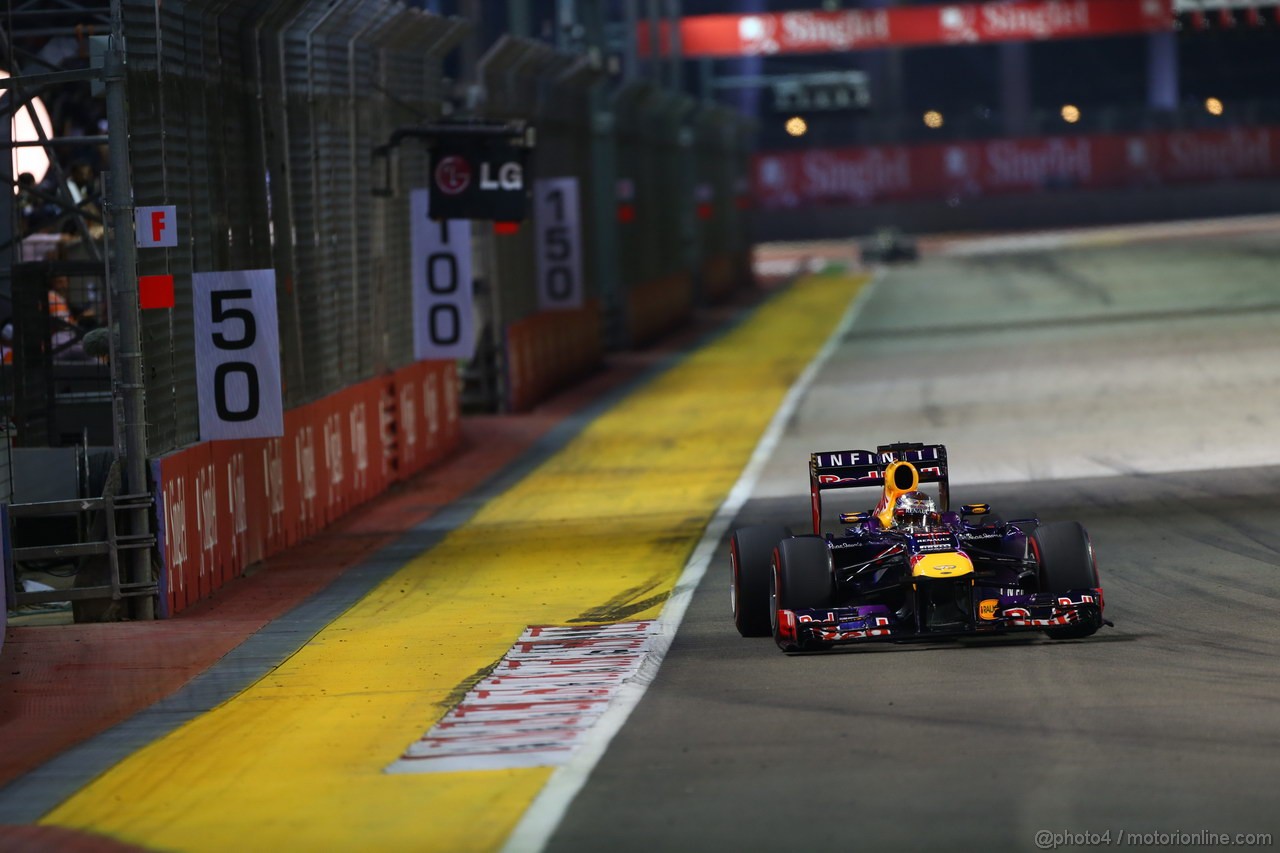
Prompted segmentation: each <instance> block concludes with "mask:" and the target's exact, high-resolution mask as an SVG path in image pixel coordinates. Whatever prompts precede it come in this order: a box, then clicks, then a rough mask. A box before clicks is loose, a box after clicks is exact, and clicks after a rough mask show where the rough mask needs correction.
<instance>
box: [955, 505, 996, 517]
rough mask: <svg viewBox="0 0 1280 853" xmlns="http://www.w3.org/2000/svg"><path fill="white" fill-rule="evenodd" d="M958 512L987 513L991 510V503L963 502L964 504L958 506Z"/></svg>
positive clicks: (964, 513) (966, 513)
mask: <svg viewBox="0 0 1280 853" xmlns="http://www.w3.org/2000/svg"><path fill="white" fill-rule="evenodd" d="M960 512H961V514H963V515H986V514H987V513H989V512H991V505H990V504H965V505H964V506H962V507H960Z"/></svg>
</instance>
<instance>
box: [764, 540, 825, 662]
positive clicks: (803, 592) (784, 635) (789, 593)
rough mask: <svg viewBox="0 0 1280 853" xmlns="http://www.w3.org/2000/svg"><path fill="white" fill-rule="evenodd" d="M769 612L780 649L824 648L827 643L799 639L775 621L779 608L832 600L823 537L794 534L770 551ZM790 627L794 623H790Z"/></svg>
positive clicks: (817, 606)
mask: <svg viewBox="0 0 1280 853" xmlns="http://www.w3.org/2000/svg"><path fill="white" fill-rule="evenodd" d="M769 597H770V606H769V614H770V619H771V622H772V627H773V639H774V641H775V642H776V643H777V644H778V648H780V649H782V650H783V651H784V652H798V651H805V650H807V649H820V648H827V647H828V646H829V645H830V644H829V643H815V642H812V641H809V642H807V643H806V642H802V641H800V640H798V639H797V638H796V637H795V635H794V632H793V631H791V630H788V627H787V626H784V625H781V624H780V623H779V621H778V611H779V610H796V609H800V610H810V609H814V610H816V609H820V608H824V607H830V606H831V605H832V604H833V603H834V602H835V586H834V579H833V576H832V572H831V551H830V549H829V548H827V543H826V540H825V539H822V538H820V537H817V536H797V537H794V538H791V539H784V540H782V541H781V542H779V543H778V547H777V550H775V551H774V554H773V577H772V584H771V586H770V590H769ZM792 627H794V626H792Z"/></svg>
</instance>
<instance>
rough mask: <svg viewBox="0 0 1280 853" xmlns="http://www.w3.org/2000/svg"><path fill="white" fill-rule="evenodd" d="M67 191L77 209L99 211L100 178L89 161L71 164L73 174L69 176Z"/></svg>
mask: <svg viewBox="0 0 1280 853" xmlns="http://www.w3.org/2000/svg"><path fill="white" fill-rule="evenodd" d="M67 190H68V191H70V193H71V200H72V201H74V202H75V204H76V207H79V208H86V209H88V210H90V211H92V212H94V213H96V212H97V211H98V196H99V191H98V176H97V175H96V174H94V171H93V167H92V166H90V165H89V161H88V160H76V161H75V162H74V163H72V164H71V173H70V174H69V175H67Z"/></svg>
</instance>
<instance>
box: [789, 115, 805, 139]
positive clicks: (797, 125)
mask: <svg viewBox="0 0 1280 853" xmlns="http://www.w3.org/2000/svg"><path fill="white" fill-rule="evenodd" d="M785 127H786V129H787V133H789V134H791V135H792V136H804V135H805V134H806V133H808V132H809V123H808V122H807V121H805V120H804V119H802V118H800V116H792V117H791V118H789V119H787V123H786V125H785Z"/></svg>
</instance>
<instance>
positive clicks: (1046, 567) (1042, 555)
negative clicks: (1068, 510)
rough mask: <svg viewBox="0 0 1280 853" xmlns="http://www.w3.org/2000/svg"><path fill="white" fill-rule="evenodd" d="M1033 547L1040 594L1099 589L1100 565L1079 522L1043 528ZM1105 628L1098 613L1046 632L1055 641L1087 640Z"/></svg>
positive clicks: (1059, 523)
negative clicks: (1037, 566)
mask: <svg viewBox="0 0 1280 853" xmlns="http://www.w3.org/2000/svg"><path fill="white" fill-rule="evenodd" d="M1031 540H1032V545H1033V547H1034V549H1035V552H1036V557H1037V559H1038V560H1039V562H1040V569H1039V574H1040V591H1041V592H1052V593H1064V592H1067V591H1069V590H1073V589H1074V590H1081V589H1098V588H1100V587H1101V586H1102V584H1101V583H1099V581H1098V564H1097V562H1096V560H1095V559H1094V555H1093V543H1092V542H1090V541H1089V534H1088V532H1087V531H1085V529H1084V527H1083V526H1082V525H1081V524H1080V523H1079V522H1077V521H1060V522H1056V523H1054V524H1043V525H1041V526H1040V527H1038V528H1036V530H1035V531H1034V532H1033V533H1032V534H1031ZM1101 625H1102V612H1101V610H1099V611H1098V612H1097V615H1096V616H1095V617H1094V618H1092V619H1086V621H1084V622H1081V623H1080V624H1078V625H1069V626H1066V627H1062V628H1049V629H1047V630H1046V631H1045V633H1046V634H1048V635H1049V636H1050V637H1052V638H1053V639H1055V640H1074V639H1079V638H1080V637H1088V636H1089V635H1090V634H1093V633H1095V632H1096V631H1097V630H1098V628H1099V627H1101Z"/></svg>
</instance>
